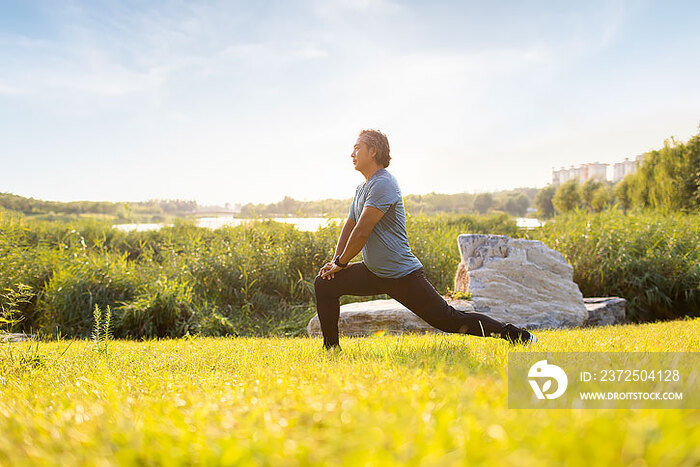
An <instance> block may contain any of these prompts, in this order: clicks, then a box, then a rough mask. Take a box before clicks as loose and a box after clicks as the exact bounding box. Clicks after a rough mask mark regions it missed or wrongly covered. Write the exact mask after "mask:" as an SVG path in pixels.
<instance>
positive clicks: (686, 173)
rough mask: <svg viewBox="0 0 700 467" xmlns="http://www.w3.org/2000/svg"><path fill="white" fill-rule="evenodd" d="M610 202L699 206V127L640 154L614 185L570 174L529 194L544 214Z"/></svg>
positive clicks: (662, 207) (596, 209) (667, 207)
mask: <svg viewBox="0 0 700 467" xmlns="http://www.w3.org/2000/svg"><path fill="white" fill-rule="evenodd" d="M699 130H700V129H699ZM613 205H617V206H618V207H620V208H621V209H623V210H625V211H628V210H631V209H656V210H669V211H683V212H697V211H698V210H700V132H698V134H696V135H695V136H693V137H692V138H690V139H689V140H688V141H687V142H686V143H684V142H682V141H678V140H676V139H674V138H671V139H668V140H666V141H665V142H664V146H663V147H662V148H661V149H659V150H653V151H649V152H647V153H644V154H643V158H642V163H641V165H640V166H639V168H638V169H637V171H636V172H635V173H633V174H629V175H627V176H626V177H625V178H623V179H622V180H620V181H619V182H617V183H615V184H613V183H610V182H606V181H598V180H588V181H586V182H584V183H580V182H579V181H578V180H577V179H573V180H568V181H567V182H564V183H562V184H561V185H559V186H554V185H549V186H547V187H545V188H543V189H541V190H540V191H539V192H538V193H537V195H536V196H535V206H536V208H537V213H538V215H539V216H541V217H544V218H550V217H553V216H554V215H555V214H558V213H566V212H570V211H574V210H577V209H580V210H587V211H592V212H600V211H602V210H604V209H607V208H608V207H610V206H613Z"/></svg>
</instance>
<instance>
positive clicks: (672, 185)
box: [624, 133, 700, 211]
mask: <svg viewBox="0 0 700 467" xmlns="http://www.w3.org/2000/svg"><path fill="white" fill-rule="evenodd" d="M699 173H700V133H698V134H697V135H695V136H693V137H692V138H691V139H690V140H689V141H688V142H687V143H682V142H680V141H677V140H675V139H674V138H671V139H670V140H666V141H664V147H663V148H661V149H660V150H658V151H657V150H655V151H650V152H647V153H645V154H644V160H643V162H642V164H641V165H640V167H639V168H638V169H637V172H635V173H633V174H630V175H628V176H627V177H625V179H624V181H625V182H626V183H627V193H628V196H629V198H630V204H631V205H632V207H642V208H643V207H651V208H655V209H670V210H685V211H694V210H698V209H700V193H698V191H699V190H700V176H699V175H698V174H699Z"/></svg>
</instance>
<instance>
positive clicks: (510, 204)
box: [503, 193, 530, 216]
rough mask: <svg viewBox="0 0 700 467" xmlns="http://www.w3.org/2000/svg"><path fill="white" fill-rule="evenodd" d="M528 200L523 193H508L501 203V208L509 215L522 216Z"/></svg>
mask: <svg viewBox="0 0 700 467" xmlns="http://www.w3.org/2000/svg"><path fill="white" fill-rule="evenodd" d="M529 206H530V200H529V199H528V198H527V196H525V195H524V194H523V193H518V194H511V195H509V196H508V197H507V198H506V200H505V202H504V203H503V210H504V211H506V212H507V213H508V214H510V215H511V216H524V215H525V212H527V208H528V207H529Z"/></svg>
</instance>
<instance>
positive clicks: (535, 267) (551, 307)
mask: <svg viewBox="0 0 700 467" xmlns="http://www.w3.org/2000/svg"><path fill="white" fill-rule="evenodd" d="M457 241H458V244H459V250H460V254H461V256H462V262H461V263H460V265H459V267H458V269H457V275H456V277H455V291H458V292H465V293H471V295H472V297H471V302H472V305H473V306H474V309H475V310H476V311H478V312H480V313H485V314H487V315H489V316H491V317H493V318H495V319H498V320H500V321H507V322H511V323H513V324H515V325H516V326H520V327H524V328H530V329H531V328H550V327H551V328H560V327H572V326H581V325H582V324H583V323H584V321H585V320H586V319H587V318H588V312H587V311H586V307H585V305H584V303H583V295H582V294H581V291H580V290H579V288H578V286H577V285H576V283H574V281H573V268H572V267H571V265H570V264H569V263H568V262H567V261H566V259H565V258H564V257H563V256H562V255H561V253H559V252H557V251H555V250H552V249H551V248H549V247H548V246H546V245H545V244H544V243H542V242H540V241H536V240H524V239H511V238H510V237H506V236H504V235H479V234H468V235H460V236H459V237H458V239H457Z"/></svg>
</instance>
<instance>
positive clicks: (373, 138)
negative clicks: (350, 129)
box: [359, 130, 391, 167]
mask: <svg viewBox="0 0 700 467" xmlns="http://www.w3.org/2000/svg"><path fill="white" fill-rule="evenodd" d="M359 137H360V141H362V142H363V143H365V144H366V145H367V146H370V147H373V148H374V150H375V151H377V153H376V155H375V156H374V158H375V160H376V161H377V163H378V164H380V165H383V166H384V167H389V161H391V156H390V155H389V152H390V151H391V149H389V140H388V139H387V137H386V135H385V134H384V133H382V132H381V131H379V130H362V131H361V132H360V135H359Z"/></svg>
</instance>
